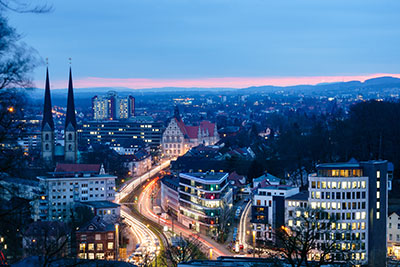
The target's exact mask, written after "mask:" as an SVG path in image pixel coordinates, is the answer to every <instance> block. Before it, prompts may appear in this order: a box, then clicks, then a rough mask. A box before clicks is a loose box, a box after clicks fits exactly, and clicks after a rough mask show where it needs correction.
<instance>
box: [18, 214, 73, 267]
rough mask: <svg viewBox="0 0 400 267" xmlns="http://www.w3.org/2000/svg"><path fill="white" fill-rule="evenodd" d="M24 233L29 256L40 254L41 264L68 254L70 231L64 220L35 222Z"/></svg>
mask: <svg viewBox="0 0 400 267" xmlns="http://www.w3.org/2000/svg"><path fill="white" fill-rule="evenodd" d="M23 235H24V237H23V239H24V241H23V244H24V247H25V252H26V253H27V256H33V255H35V256H39V259H40V265H41V266H43V267H47V266H50V265H51V263H52V262H54V261H56V260H58V259H60V258H62V257H65V256H67V249H68V242H69V235H70V231H69V229H68V227H67V225H66V224H64V223H62V222H58V221H54V222H49V221H43V222H34V223H32V224H31V225H29V226H28V228H27V229H26V230H25V231H24V233H23Z"/></svg>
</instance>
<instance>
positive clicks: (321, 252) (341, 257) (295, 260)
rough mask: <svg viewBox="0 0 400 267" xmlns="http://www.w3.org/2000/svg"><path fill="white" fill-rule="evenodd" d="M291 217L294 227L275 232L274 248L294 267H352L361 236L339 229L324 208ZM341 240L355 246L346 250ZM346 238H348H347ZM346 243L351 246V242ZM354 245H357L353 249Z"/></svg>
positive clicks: (301, 211)
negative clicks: (353, 254)
mask: <svg viewBox="0 0 400 267" xmlns="http://www.w3.org/2000/svg"><path fill="white" fill-rule="evenodd" d="M295 214H296V216H294V217H292V218H290V219H291V221H292V225H290V226H288V227H285V226H282V227H281V228H280V229H276V230H275V235H276V245H277V246H278V248H276V247H275V249H276V250H277V251H278V252H280V256H281V257H282V258H284V259H285V260H286V261H287V262H288V263H289V264H290V265H291V266H293V267H299V266H322V265H326V264H330V265H331V266H332V265H335V264H337V265H340V266H351V265H352V264H354V262H352V257H351V253H352V252H354V250H357V249H358V250H359V249H360V246H357V244H358V245H359V244H360V239H361V237H360V235H358V236H357V235H355V234H354V233H353V234H352V233H351V230H349V229H340V228H339V227H337V225H338V223H337V221H336V219H335V218H333V217H332V216H330V214H329V213H327V212H325V211H324V210H321V209H309V208H299V209H297V210H296V212H295ZM338 237H340V238H341V239H343V237H345V238H344V239H346V240H348V239H351V244H352V246H353V247H350V246H347V245H346V247H344V246H343V244H342V243H340V241H339V239H338ZM346 237H347V238H346ZM347 244H349V245H350V243H349V241H348V242H347ZM354 245H355V246H354Z"/></svg>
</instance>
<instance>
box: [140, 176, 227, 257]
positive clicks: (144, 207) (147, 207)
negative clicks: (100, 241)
mask: <svg viewBox="0 0 400 267" xmlns="http://www.w3.org/2000/svg"><path fill="white" fill-rule="evenodd" d="M159 179H160V178H158V177H157V178H154V179H153V180H152V181H151V182H149V183H148V184H147V185H146V186H145V188H144V189H143V191H142V193H141V194H140V196H139V200H138V203H139V205H140V212H141V214H142V215H143V216H145V217H147V218H148V219H150V220H152V221H154V222H156V223H159V224H160V225H164V226H168V228H169V229H171V227H172V222H171V220H168V219H167V220H166V219H164V218H161V217H160V216H158V215H157V214H155V213H154V212H153V210H152V204H151V194H152V192H153V190H154V189H155V187H156V185H157V181H158V180H159ZM174 233H176V234H178V235H180V234H182V235H183V236H184V237H186V238H193V237H194V236H196V234H195V233H193V232H192V231H191V230H189V229H187V228H185V227H183V226H181V225H180V224H178V223H176V222H175V221H174ZM196 238H197V239H198V240H199V241H200V242H201V243H202V244H203V247H202V250H203V252H205V254H206V255H207V256H209V250H210V248H212V257H213V258H217V257H219V256H230V255H233V253H231V252H230V251H229V250H227V249H226V248H225V247H224V245H222V244H219V243H217V242H216V241H214V240H212V239H211V238H209V237H206V236H204V235H200V234H199V235H198V237H196Z"/></svg>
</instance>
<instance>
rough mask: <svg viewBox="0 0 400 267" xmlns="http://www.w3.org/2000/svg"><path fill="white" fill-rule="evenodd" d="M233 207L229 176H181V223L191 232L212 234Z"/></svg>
mask: <svg viewBox="0 0 400 267" xmlns="http://www.w3.org/2000/svg"><path fill="white" fill-rule="evenodd" d="M231 205H232V189H231V187H230V186H229V182H228V173H216V172H206V173H180V174H179V209H180V214H179V217H178V220H179V221H180V222H181V223H182V224H183V225H184V226H186V227H187V228H189V229H194V230H196V231H197V232H202V233H208V232H209V231H210V230H211V231H212V230H213V227H215V226H217V225H218V224H219V223H220V221H219V220H220V217H221V215H222V213H223V212H226V211H227V209H228V208H229V209H230V207H231Z"/></svg>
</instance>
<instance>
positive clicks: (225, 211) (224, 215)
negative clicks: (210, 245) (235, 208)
mask: <svg viewBox="0 0 400 267" xmlns="http://www.w3.org/2000/svg"><path fill="white" fill-rule="evenodd" d="M231 215H232V209H231V207H230V206H229V204H228V203H226V201H225V200H224V201H223V202H222V206H221V209H220V214H219V216H218V226H217V235H218V238H217V240H218V241H219V242H221V243H223V242H225V236H226V233H227V232H228V228H229V227H228V223H229V222H230V219H231V217H232V216H231Z"/></svg>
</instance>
